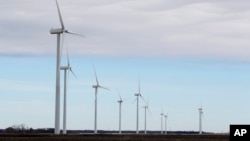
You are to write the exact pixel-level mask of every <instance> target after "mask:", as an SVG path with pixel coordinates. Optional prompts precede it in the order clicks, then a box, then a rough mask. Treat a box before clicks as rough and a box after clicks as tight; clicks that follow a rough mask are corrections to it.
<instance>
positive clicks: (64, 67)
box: [60, 66, 71, 70]
mask: <svg viewBox="0 0 250 141" xmlns="http://www.w3.org/2000/svg"><path fill="white" fill-rule="evenodd" d="M60 69H61V70H71V67H70V66H63V67H60Z"/></svg>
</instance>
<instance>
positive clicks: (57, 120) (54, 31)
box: [50, 0, 82, 134]
mask: <svg viewBox="0 0 250 141" xmlns="http://www.w3.org/2000/svg"><path fill="white" fill-rule="evenodd" d="M56 6H57V11H58V15H59V20H60V24H61V28H55V29H51V30H50V34H57V61H56V100H55V131H54V133H55V134H60V64H61V56H60V35H61V34H63V33H69V34H74V35H78V36H82V35H80V34H76V33H72V32H69V31H68V30H66V29H65V27H64V23H63V19H62V15H61V12H60V9H59V6H58V3H57V0H56Z"/></svg>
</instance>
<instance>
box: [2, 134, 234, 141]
mask: <svg viewBox="0 0 250 141" xmlns="http://www.w3.org/2000/svg"><path fill="white" fill-rule="evenodd" d="M54 140H60V141H229V135H218V134H211V135H157V134H151V135H135V134H123V135H114V134H98V135H93V134H84V135H53V134H2V135H0V141H54Z"/></svg>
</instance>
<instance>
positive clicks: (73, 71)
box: [70, 68, 77, 79]
mask: <svg viewBox="0 0 250 141" xmlns="http://www.w3.org/2000/svg"><path fill="white" fill-rule="evenodd" d="M70 71H71V73H72V74H73V75H74V76H75V78H76V79H77V76H76V74H75V73H74V71H73V70H72V69H71V68H70Z"/></svg>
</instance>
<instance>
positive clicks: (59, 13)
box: [56, 0, 64, 29]
mask: <svg viewBox="0 0 250 141" xmlns="http://www.w3.org/2000/svg"><path fill="white" fill-rule="evenodd" d="M56 6H57V11H58V15H59V19H60V23H61V26H62V29H64V24H63V19H62V15H61V12H60V8H59V5H58V2H57V0H56Z"/></svg>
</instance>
